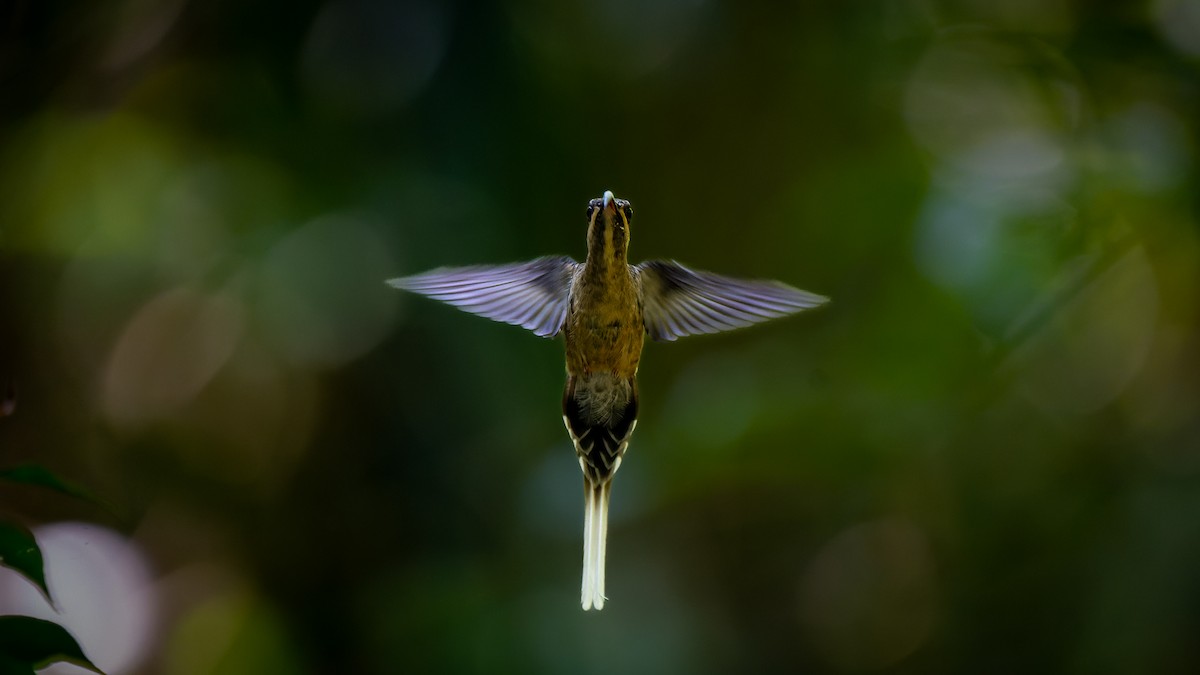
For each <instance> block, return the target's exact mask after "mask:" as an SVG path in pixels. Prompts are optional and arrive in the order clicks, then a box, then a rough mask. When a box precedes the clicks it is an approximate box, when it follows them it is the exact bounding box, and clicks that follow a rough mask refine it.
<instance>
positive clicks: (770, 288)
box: [388, 192, 826, 610]
mask: <svg viewBox="0 0 1200 675" xmlns="http://www.w3.org/2000/svg"><path fill="white" fill-rule="evenodd" d="M587 216H588V235H587V243H588V255H587V259H586V260H585V261H584V262H583V263H577V262H575V261H574V260H572V259H570V258H568V257H566V256H559V257H546V258H538V259H537V260H532V261H530V262H526V263H516V264H511V265H490V266H476V267H460V268H441V269H437V270H433V271H430V272H426V273H423V274H418V275H415V276H411V277H402V278H399V279H391V280H389V281H388V283H389V284H391V285H392V286H395V287H397V288H402V289H405V290H410V291H414V292H417V293H421V294H423V295H427V296H429V297H432V298H435V299H438V300H442V301H445V302H448V303H450V304H453V305H455V306H457V307H460V308H461V309H464V310H466V311H469V312H472V313H475V314H479V315H481V316H485V317H487V318H490V319H495V320H497V321H503V322H505V323H510V324H514V325H518V326H522V327H524V328H528V329H529V330H531V331H533V332H534V333H535V334H537V335H540V336H543V337H551V336H554V335H557V334H559V333H562V336H563V342H564V345H565V350H566V365H567V383H566V386H565V388H564V390H563V422H564V423H565V424H566V427H567V432H568V433H569V434H570V436H571V441H572V443H573V444H574V446H575V454H576V456H577V457H578V459H579V467H580V469H581V470H582V472H583V479H584V566H583V583H582V585H581V601H582V605H583V608H584V609H585V610H587V609H592V608H595V609H601V608H603V607H604V601H605V599H606V598H605V595H604V586H605V584H604V560H605V545H606V540H607V534H608V502H609V495H610V493H611V490H612V479H613V476H614V475H615V474H616V472H617V469H618V468H619V467H620V465H621V460H622V457H623V456H624V454H625V451H626V449H627V448H628V447H629V439H630V436H632V434H633V430H634V427H635V426H636V425H637V412H638V388H637V371H638V364H639V363H640V361H641V355H642V343H643V339H644V336H645V335H650V337H651V338H652V339H654V340H658V341H665V342H670V341H674V340H676V339H678V338H680V337H683V336H686V335H695V334H700V333H715V332H719V331H723V330H730V329H733V328H738V327H741V326H747V325H750V324H753V323H758V322H760V321H765V320H767V319H771V318H775V317H779V316H784V315H787V314H792V313H795V312H798V311H800V310H803V309H808V308H811V307H816V306H818V305H820V304H822V303H824V302H826V298H824V297H822V296H819V295H815V294H813V293H808V292H806V291H801V290H799V289H796V288H793V287H791V286H788V285H786V284H783V283H780V282H777V281H752V280H744V279H735V278H732V277H725V276H721V275H717V274H712V273H710V272H700V271H694V270H691V269H688V268H686V267H684V266H683V265H680V264H679V263H676V262H673V261H662V260H651V261H647V262H644V263H641V264H638V265H630V264H629V262H628V247H629V235H630V232H629V230H630V221H632V219H633V210H632V208H631V207H630V205H629V202H627V201H625V200H621V199H617V198H616V197H614V196H613V194H612V192H605V193H604V195H603V196H602V197H601V198H599V199H593V200H592V201H591V203H589V205H588V211H587Z"/></svg>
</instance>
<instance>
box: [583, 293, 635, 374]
mask: <svg viewBox="0 0 1200 675" xmlns="http://www.w3.org/2000/svg"><path fill="white" fill-rule="evenodd" d="M622 290H624V291H625V292H622ZM644 334H645V326H644V324H643V323H642V308H641V303H640V302H639V301H638V298H637V294H636V292H635V291H634V290H633V287H632V286H630V287H629V288H628V289H619V290H617V291H616V292H612V291H611V290H610V291H608V292H603V291H602V292H598V293H591V292H588V291H587V289H586V288H585V289H584V292H582V293H575V294H572V298H571V306H570V309H569V310H568V312H567V320H566V322H565V325H564V330H563V337H564V341H565V342H566V352H567V372H568V373H570V374H572V375H585V374H590V373H598V372H610V373H612V374H614V375H620V376H624V377H633V376H634V375H635V374H636V373H637V367H638V362H639V361H640V360H641V357H642V340H643V336H644Z"/></svg>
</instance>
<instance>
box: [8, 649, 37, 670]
mask: <svg viewBox="0 0 1200 675" xmlns="http://www.w3.org/2000/svg"><path fill="white" fill-rule="evenodd" d="M0 675H37V672H36V671H34V669H33V666H31V665H29V664H28V663H25V662H24V661H18V660H16V659H13V658H9V657H7V656H5V655H4V654H3V653H0Z"/></svg>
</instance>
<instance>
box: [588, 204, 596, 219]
mask: <svg viewBox="0 0 1200 675" xmlns="http://www.w3.org/2000/svg"><path fill="white" fill-rule="evenodd" d="M595 212H596V207H595V206H590V205H589V206H588V212H587V219H588V220H591V219H592V214H593V213H595Z"/></svg>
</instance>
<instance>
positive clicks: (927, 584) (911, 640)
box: [800, 517, 937, 671]
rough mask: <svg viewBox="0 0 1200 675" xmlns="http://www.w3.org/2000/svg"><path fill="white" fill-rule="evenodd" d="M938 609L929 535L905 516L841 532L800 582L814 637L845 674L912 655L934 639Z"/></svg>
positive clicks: (805, 613)
mask: <svg viewBox="0 0 1200 675" xmlns="http://www.w3.org/2000/svg"><path fill="white" fill-rule="evenodd" d="M936 609H937V580H936V574H935V570H934V564H933V554H932V552H931V550H930V547H929V541H928V538H927V537H926V536H925V533H924V532H923V531H922V530H921V529H920V528H919V527H918V526H917V525H916V524H915V523H913V522H912V521H910V520H908V519H906V518H902V517H889V518H883V519H880V520H874V521H869V522H865V523H861V524H859V525H855V526H853V527H850V528H848V529H846V530H844V531H842V532H841V533H840V534H838V535H837V536H836V537H834V538H833V540H832V541H830V542H829V543H828V544H826V545H825V546H824V547H823V548H822V549H821V550H820V551H819V552H817V555H816V556H815V557H814V558H813V560H812V563H811V564H809V566H808V569H807V570H806V571H805V573H804V576H803V578H802V581H801V589H800V610H801V613H802V616H803V618H804V621H805V623H806V624H807V626H808V628H809V632H810V635H809V637H810V638H811V640H812V641H813V643H814V646H815V647H816V648H817V650H818V651H819V652H820V653H821V654H822V655H823V656H824V657H825V658H826V659H827V660H828V661H829V662H830V663H831V664H833V665H834V666H836V667H837V668H838V669H839V670H843V671H865V670H877V669H880V668H883V667H885V666H888V665H891V664H894V663H897V662H899V661H901V660H902V659H904V658H905V657H907V656H909V655H911V654H912V653H913V652H915V651H916V650H917V649H919V648H920V647H921V645H922V644H924V643H925V641H926V640H927V639H928V638H929V635H930V632H931V631H932V629H933V624H934V620H935V616H936Z"/></svg>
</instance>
